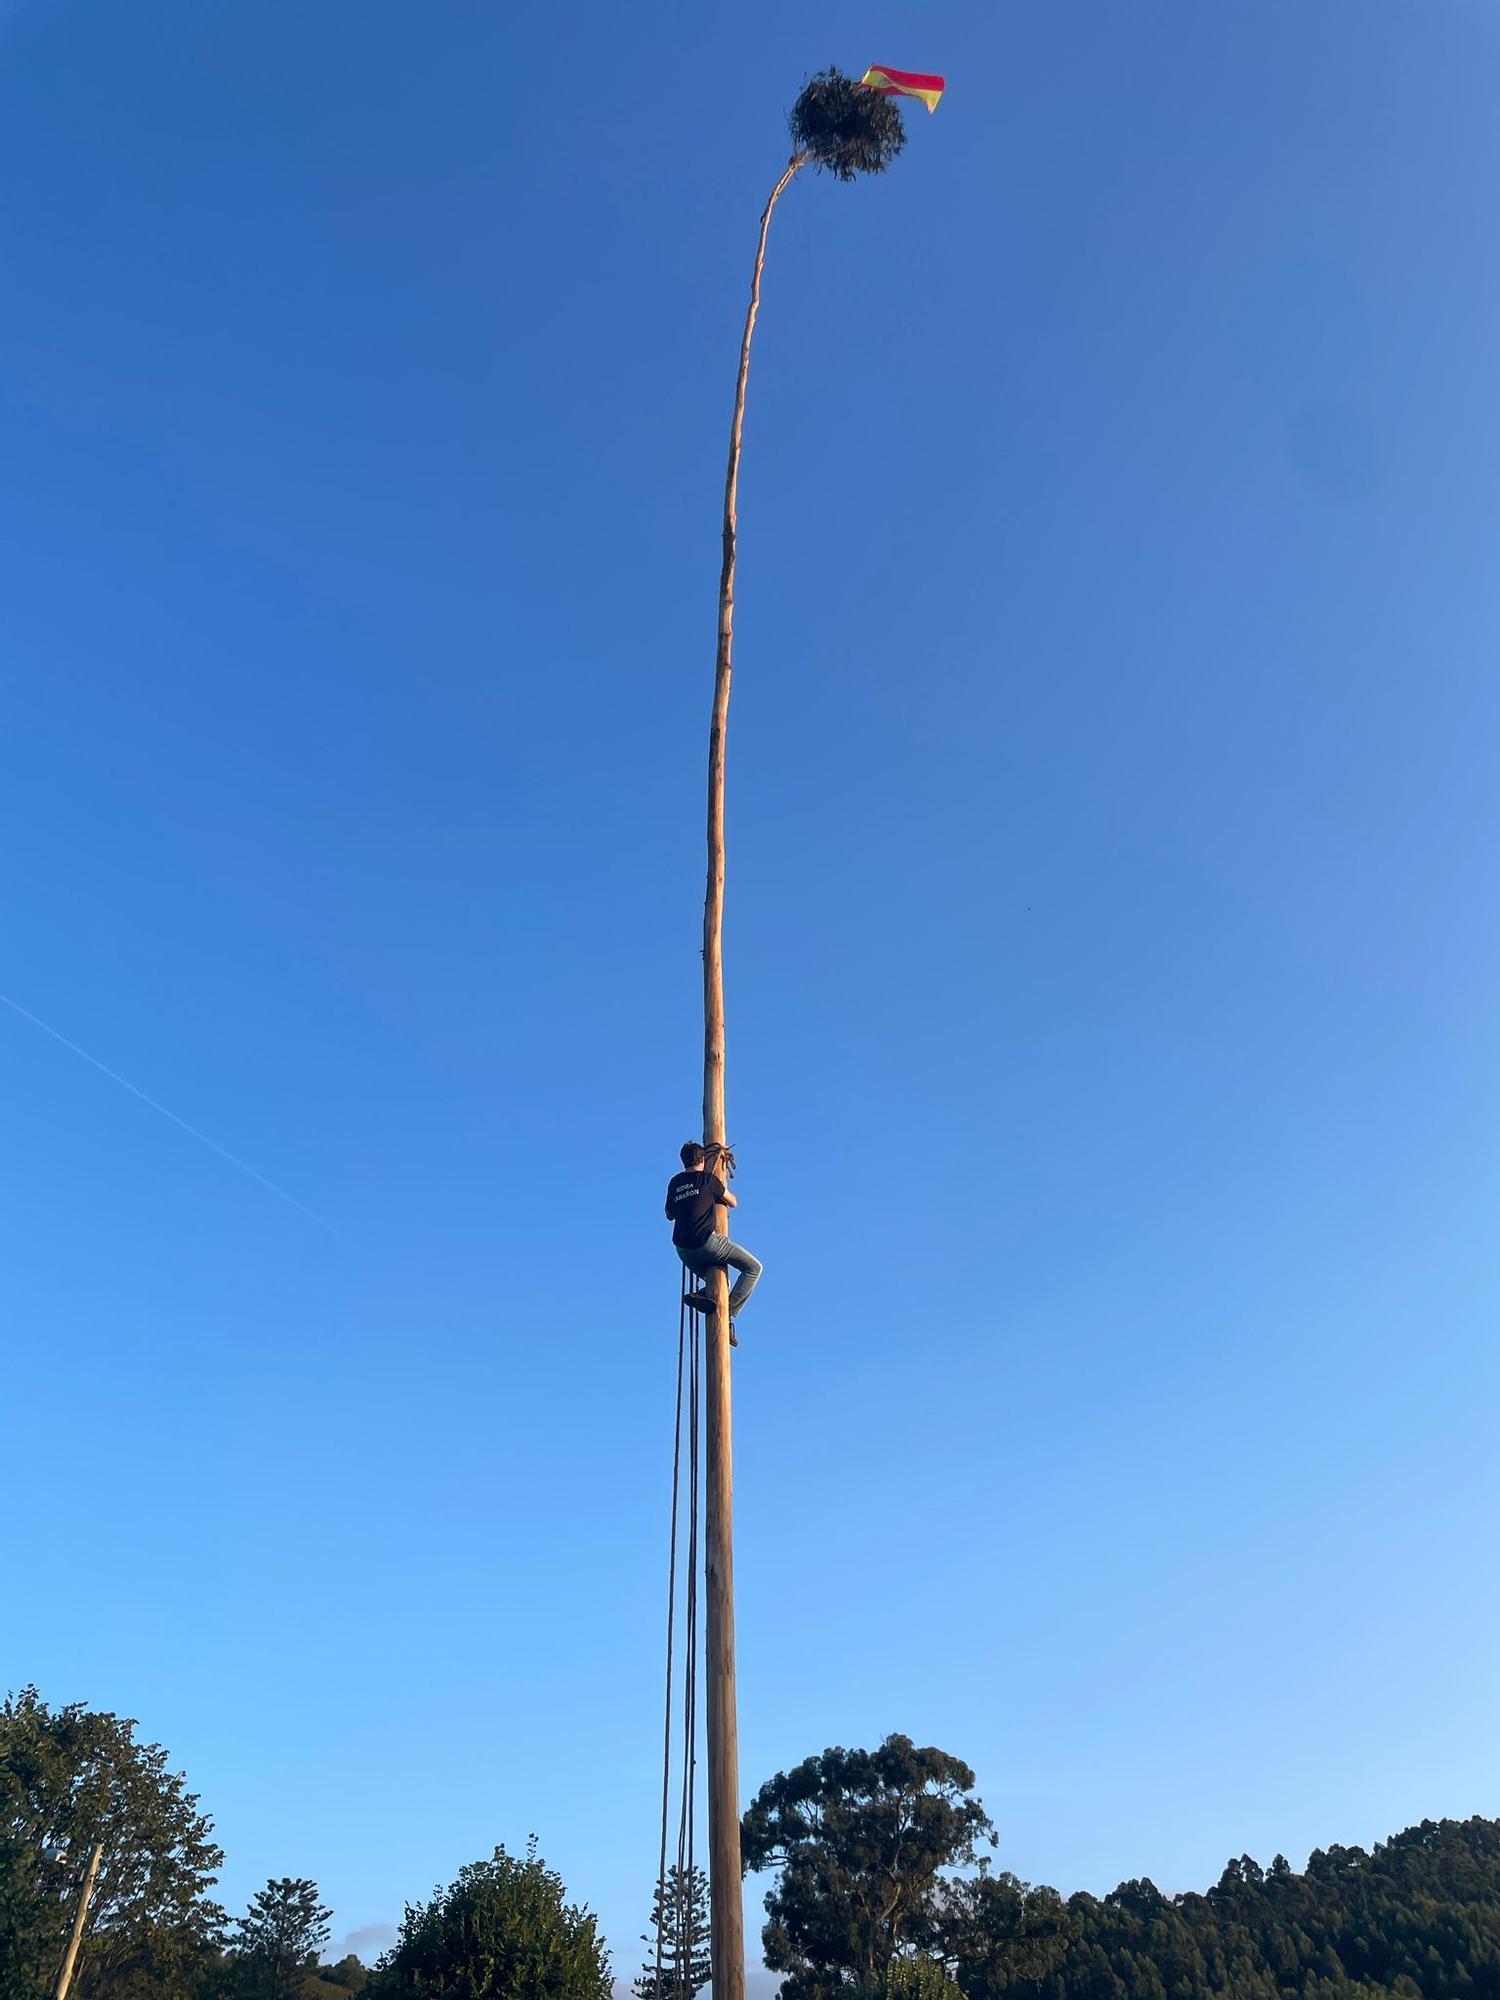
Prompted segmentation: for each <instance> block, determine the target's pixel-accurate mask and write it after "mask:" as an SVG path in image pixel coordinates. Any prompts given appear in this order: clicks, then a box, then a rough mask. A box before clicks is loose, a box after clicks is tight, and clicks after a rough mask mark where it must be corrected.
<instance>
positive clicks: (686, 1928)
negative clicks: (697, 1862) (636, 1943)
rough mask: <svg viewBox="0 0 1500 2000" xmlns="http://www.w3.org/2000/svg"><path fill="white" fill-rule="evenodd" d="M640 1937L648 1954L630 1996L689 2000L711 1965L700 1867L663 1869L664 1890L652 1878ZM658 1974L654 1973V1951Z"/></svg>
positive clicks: (705, 1892) (705, 1889)
mask: <svg viewBox="0 0 1500 2000" xmlns="http://www.w3.org/2000/svg"><path fill="white" fill-rule="evenodd" d="M641 1943H642V1944H644V1945H648V1946H649V1947H650V1953H651V1955H650V1957H649V1958H648V1959H647V1960H646V1963H645V1964H644V1965H643V1966H642V1967H641V1969H640V1971H639V1972H638V1973H637V1975H636V1977H635V1980H634V1981H633V1983H632V1985H631V1988H630V1990H631V1992H632V1993H634V1994H635V1996H636V2000H673V1996H674V1995H682V1996H684V2000H692V1996H693V1994H695V1993H700V1992H701V1991H702V1990H703V1988H704V1987H705V1986H706V1985H707V1984H708V1981H709V1976H710V1974H711V1973H712V1971H713V1965H712V1961H711V1959H710V1956H709V1949H708V1944H709V1921H708V1877H707V1876H706V1875H705V1874H704V1872H703V1870H702V1869H701V1868H693V1869H691V1870H685V1869H682V1868H669V1869H668V1870H667V1881H666V1894H665V1897H664V1896H663V1894H662V1885H661V1883H660V1882H658V1883H657V1885H656V1888H655V1890H654V1891H653V1893H652V1898H651V1927H650V1929H649V1930H648V1931H645V1932H643V1933H642V1936H641ZM658 1952H659V1953H660V1957H661V1977H660V1980H658V1978H657V1970H656V1966H657V1955H658Z"/></svg>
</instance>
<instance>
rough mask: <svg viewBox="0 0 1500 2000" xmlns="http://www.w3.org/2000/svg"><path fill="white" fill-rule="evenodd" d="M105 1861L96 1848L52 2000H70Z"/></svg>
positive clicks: (101, 1847) (102, 1849) (102, 1852)
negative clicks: (96, 1888) (93, 1896)
mask: <svg viewBox="0 0 1500 2000" xmlns="http://www.w3.org/2000/svg"><path fill="white" fill-rule="evenodd" d="M103 1859H104V1848H103V1846H102V1845H100V1846H98V1847H96V1848H95V1849H94V1851H93V1853H92V1854H91V1855H90V1856H89V1866H88V1873H87V1874H86V1875H85V1876H84V1878H83V1888H82V1889H81V1890H80V1891H79V1895H78V1908H77V1909H76V1910H75V1911H74V1913H73V1935H72V1936H71V1937H70V1938H69V1939H68V1949H67V1951H66V1952H65V1953H64V1954H63V1962H62V1970H61V1971H60V1972H59V1973H58V1975H57V1984H56V1986H55V1987H54V1988H53V1989H52V2000H68V1989H69V1988H70V1987H71V1986H72V1984H73V1967H74V1966H75V1965H76V1964H77V1963H78V1947H79V1945H81V1944H82V1943H83V1927H84V1925H85V1924H86V1923H87V1922H88V1919H89V1898H90V1897H91V1896H92V1895H93V1893H94V1884H95V1882H96V1881H97V1880H98V1877H99V1863H100V1862H101V1861H102V1860H103Z"/></svg>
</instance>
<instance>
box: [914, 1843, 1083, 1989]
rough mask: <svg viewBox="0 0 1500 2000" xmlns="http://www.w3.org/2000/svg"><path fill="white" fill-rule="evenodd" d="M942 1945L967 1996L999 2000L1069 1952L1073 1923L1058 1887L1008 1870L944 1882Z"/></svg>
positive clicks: (940, 1908)
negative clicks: (997, 1998) (1034, 1883)
mask: <svg viewBox="0 0 1500 2000" xmlns="http://www.w3.org/2000/svg"><path fill="white" fill-rule="evenodd" d="M937 1928H938V1935H939V1939H940V1946H939V1949H940V1951H941V1955H942V1958H943V1960H944V1963H945V1964H946V1965H947V1966H948V1968H949V1970H950V1972H951V1975H952V1978H953V1982H954V1984H955V1986H957V1988H958V1989H959V1991H960V1992H961V1993H962V1994H963V1995H964V1996H965V2000H993V1996H994V1995H995V1994H997V1993H1004V1992H1006V1991H1007V1990H1008V1989H1009V1988H1011V1987H1014V1986H1016V1985H1017V1984H1019V1983H1020V1982H1021V1981H1023V1980H1037V1979H1042V1978H1044V1977H1045V1976H1046V1975H1047V1973H1049V1972H1050V1971H1052V1969H1053V1967H1054V1966H1056V1965H1057V1964H1059V1963H1060V1961H1061V1960H1062V1957H1063V1955H1064V1953H1065V1952H1066V1951H1067V1948H1068V1942H1069V1937H1070V1934H1071V1930H1072V1924H1071V1921H1070V1919H1069V1916H1068V1911H1067V1906H1066V1904H1065V1903H1064V1902H1063V1899H1062V1897H1061V1896H1059V1895H1058V1893H1057V1891H1056V1890H1055V1889H1047V1888H1042V1887H1037V1888H1033V1887H1032V1886H1031V1884H1030V1883H1028V1882H1022V1881H1021V1880H1019V1878H1018V1877H1016V1876H1014V1875H1012V1874H1009V1873H1008V1872H1007V1873H1002V1874H999V1875H991V1874H990V1873H989V1872H988V1871H987V1870H985V1869H984V1867H983V1863H981V1872H980V1873H979V1874H977V1875H972V1876H968V1877H960V1878H958V1879H954V1880H949V1881H944V1882H943V1883H941V1884H940V1886H939V1889H938V1924H937Z"/></svg>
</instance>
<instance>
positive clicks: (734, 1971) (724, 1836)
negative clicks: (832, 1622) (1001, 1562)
mask: <svg viewBox="0 0 1500 2000" xmlns="http://www.w3.org/2000/svg"><path fill="white" fill-rule="evenodd" d="M806 160H807V156H806V154H796V155H794V156H793V158H792V159H791V160H790V161H789V163H788V165H787V169H786V172H785V173H784V174H783V175H782V176H781V179H780V180H779V181H778V182H777V183H776V185H775V187H774V188H773V189H772V190H771V198H770V200H769V201H768V202H767V203H766V206H765V210H764V212H763V214H762V215H761V218H760V238H759V241H758V242H757V244H756V249H755V270H754V273H753V275H752V277H751V280H750V306H749V310H748V312H747V313H746V315H745V335H744V339H743V340H742V341H741V343H740V372H739V378H738V380H737V382H736V384H735V391H734V421H733V423H732V424H731V426H730V431H729V467H728V471H727V472H726V474H725V478H724V561H723V567H722V568H721V570H720V572H719V642H718V650H717V654H716V657H715V661H714V705H713V716H712V720H711V721H710V724H709V735H708V893H707V895H706V897H705V898H704V904H703V1143H704V1145H705V1146H722V1145H724V1144H726V1143H727V1137H728V1135H727V1132H726V1129H725V1123H724V751H725V743H726V739H727V735H728V728H729V682H730V673H731V663H732V654H733V650H734V564H735V544H736V535H737V529H738V501H739V484H740V440H741V437H742V435H743V433H744V428H745V383H746V381H747V380H748V378H749V373H750V341H751V338H752V336H753V335H754V332H755V320H756V315H757V314H758V313H759V311H760V280H761V272H762V271H763V270H764V268H765V261H766V237H767V234H768V233H769V231H770V227H771V212H772V210H773V209H774V208H775V206H776V204H777V202H778V201H779V200H780V199H781V196H782V194H783V192H784V191H785V189H786V188H787V187H788V185H789V184H790V182H791V180H792V177H793V176H794V175H795V174H796V172H797V171H798V169H799V168H800V167H802V166H804V165H805V164H806ZM714 1227H715V1228H716V1229H717V1230H718V1231H719V1232H720V1234H721V1235H727V1233H728V1213H727V1211H726V1210H725V1209H723V1208H720V1209H718V1210H717V1211H716V1213H715V1216H714ZM711 1282H712V1290H713V1295H714V1306H715V1310H714V1311H713V1312H712V1313H711V1314H710V1315H709V1316H708V1319H707V1322H706V1325H705V1328H704V1339H705V1342H706V1345H707V1350H708V1423H707V1432H708V1495H707V1505H706V1516H707V1518H706V1522H705V1529H706V1533H705V1542H706V1548H705V1556H704V1572H705V1578H706V1582H707V1588H708V1617H707V1621H706V1633H705V1643H706V1649H707V1669H708V1672H707V1681H708V1857H709V1860H708V1880H709V1902H710V1910H711V1916H712V1930H713V2000H745V1897H744V1889H743V1872H742V1870H741V1866H740V1744H739V1713H738V1708H737V1704H736V1699H735V1677H734V1422H733V1405H732V1398H731V1384H730V1371H729V1312H728V1300H729V1282H728V1279H727V1277H726V1275H725V1273H724V1272H723V1271H722V1270H720V1271H715V1272H714V1274H713V1278H712V1281H711Z"/></svg>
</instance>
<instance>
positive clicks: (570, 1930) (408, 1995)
mask: <svg viewBox="0 0 1500 2000" xmlns="http://www.w3.org/2000/svg"><path fill="white" fill-rule="evenodd" d="M365 1993H366V1996H367V2000H611V1986H610V1976H609V1954H608V1953H607V1952H606V1951H605V1949H604V1945H603V1943H602V1942H601V1940H600V1938H599V1935H598V1932H597V1929H596V1926H595V1920H594V1918H593V1916H592V1915H591V1913H590V1912H589V1911H587V1910H585V1909H582V1908H580V1907H578V1906H577V1905H574V1904H570V1903H569V1902H568V1901H567V1900H566V1892H565V1890H564V1888H563V1884H562V1878H561V1877H560V1876H558V1875H557V1874H555V1873H554V1872H553V1871H552V1870H551V1869H550V1868H547V1867H546V1866H545V1865H544V1864H543V1863H542V1862H541V1861H540V1860H539V1859H538V1858H537V1852H536V1842H535V1841H534V1840H533V1841H530V1842H529V1843H528V1844H527V1848H526V1857H525V1859H524V1860H520V1859H518V1858H517V1857H516V1856H515V1855H513V1854H507V1853H506V1851H505V1849H504V1848H503V1847H497V1848H496V1849H495V1855H494V1859H493V1860H492V1861H476V1862H474V1863H472V1864H471V1865H470V1866H469V1867H467V1868H463V1869H461V1870H460V1871H459V1875H458V1879H457V1881H455V1882H454V1883H452V1884H451V1885H450V1887H448V1888H446V1889H437V1890H435V1891H434V1892H433V1895H432V1897H431V1900H430V1901H428V1902H426V1903H409V1904H408V1905H407V1908H406V1914H405V1916H404V1918H403V1919H402V1923H401V1928H400V1931H399V1933H398V1935H397V1938H396V1943H395V1944H394V1946H393V1947H392V1948H391V1950H390V1951H388V1952H387V1953H386V1954H385V1956H384V1957H383V1958H382V1959H381V1961H380V1963H379V1965H378V1966H377V1967H376V1968H375V1976H374V1978H373V1979H372V1980H371V1981H370V1984H369V1985H368V1986H367V1987H366V1988H365Z"/></svg>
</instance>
